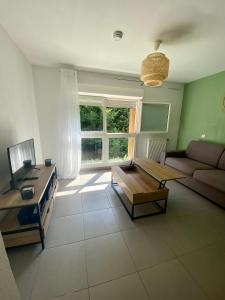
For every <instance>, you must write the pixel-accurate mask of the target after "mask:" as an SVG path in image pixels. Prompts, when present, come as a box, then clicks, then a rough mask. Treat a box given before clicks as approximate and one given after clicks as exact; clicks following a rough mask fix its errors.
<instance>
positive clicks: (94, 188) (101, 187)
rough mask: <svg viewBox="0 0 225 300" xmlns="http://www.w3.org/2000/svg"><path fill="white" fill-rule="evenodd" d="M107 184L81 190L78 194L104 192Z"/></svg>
mask: <svg viewBox="0 0 225 300" xmlns="http://www.w3.org/2000/svg"><path fill="white" fill-rule="evenodd" d="M107 186H108V184H98V185H90V186H85V187H84V188H82V189H81V190H80V191H79V193H87V192H95V191H104V190H105V189H106V188H107Z"/></svg>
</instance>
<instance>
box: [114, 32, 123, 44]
mask: <svg viewBox="0 0 225 300" xmlns="http://www.w3.org/2000/svg"><path fill="white" fill-rule="evenodd" d="M122 37H123V31H121V30H116V31H114V32H113V39H114V41H120V40H121V39H122Z"/></svg>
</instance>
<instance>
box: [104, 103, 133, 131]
mask: <svg viewBox="0 0 225 300" xmlns="http://www.w3.org/2000/svg"><path fill="white" fill-rule="evenodd" d="M129 110H130V109H129V108H123V107H122V108H121V107H107V108H106V118H107V132H110V133H114V132H123V133H128V132H129Z"/></svg>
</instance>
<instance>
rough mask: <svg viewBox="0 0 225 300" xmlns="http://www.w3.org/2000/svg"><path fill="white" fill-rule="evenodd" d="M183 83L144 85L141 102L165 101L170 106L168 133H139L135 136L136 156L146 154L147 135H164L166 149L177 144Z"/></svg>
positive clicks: (172, 147)
mask: <svg viewBox="0 0 225 300" xmlns="http://www.w3.org/2000/svg"><path fill="white" fill-rule="evenodd" d="M183 88H184V86H183V84H180V83H173V82H166V83H164V84H163V85H162V86H161V87H160V88H150V87H145V89H144V97H143V102H157V103H160V102H167V103H170V104H171V107H170V121H169V129H168V133H165V134H164V133H163V134H146V133H145V134H140V135H139V136H138V138H137V145H138V147H137V156H140V157H141V156H145V155H146V147H147V141H148V138H149V137H166V138H168V139H169V141H168V145H167V149H168V150H174V149H176V146H177V136H178V131H179V125H180V115H181V107H182V99H183Z"/></svg>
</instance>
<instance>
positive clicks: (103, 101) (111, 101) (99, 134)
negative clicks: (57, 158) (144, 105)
mask: <svg viewBox="0 0 225 300" xmlns="http://www.w3.org/2000/svg"><path fill="white" fill-rule="evenodd" d="M140 100H141V99H140V98H138V97H137V99H135V100H134V99H131V100H130V99H129V97H127V99H116V98H105V97H97V96H90V95H88V96H85V95H80V96H79V105H88V106H99V107H101V109H102V113H103V130H102V131H81V133H80V136H81V139H82V138H102V160H101V161H98V162H93V163H85V162H83V163H82V168H89V167H97V166H106V165H114V164H118V163H122V162H126V160H110V159H109V139H110V138H117V137H118V138H122V137H126V138H128V139H129V138H134V149H133V156H134V155H135V151H136V135H137V133H139V132H140V125H141V123H140V119H139V117H140V113H139V110H140V105H141V103H140ZM107 107H121V108H122V107H127V108H135V109H136V115H135V126H134V128H135V129H134V133H129V132H128V133H120V132H113V133H108V132H107V115H106V108H107Z"/></svg>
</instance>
